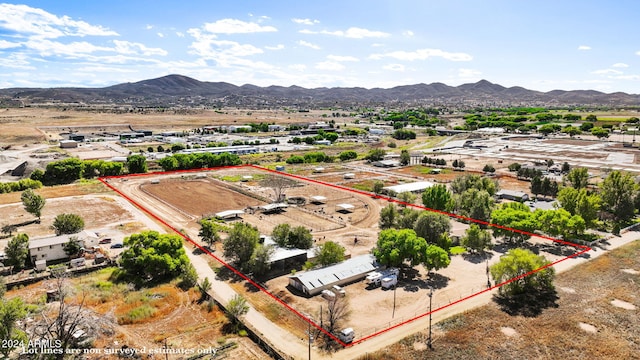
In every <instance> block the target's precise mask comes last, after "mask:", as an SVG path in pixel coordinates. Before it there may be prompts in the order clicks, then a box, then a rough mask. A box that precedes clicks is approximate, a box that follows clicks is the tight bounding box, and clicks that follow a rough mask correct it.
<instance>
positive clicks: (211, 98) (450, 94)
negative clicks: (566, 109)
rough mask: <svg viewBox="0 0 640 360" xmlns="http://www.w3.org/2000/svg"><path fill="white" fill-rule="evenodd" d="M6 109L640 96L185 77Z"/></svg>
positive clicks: (491, 102) (22, 99) (70, 93)
mask: <svg viewBox="0 0 640 360" xmlns="http://www.w3.org/2000/svg"><path fill="white" fill-rule="evenodd" d="M0 100H1V101H2V103H4V104H9V103H13V104H31V103H33V104H36V103H50V102H56V103H64V104H73V103H80V104H107V105H109V104H114V105H118V104H121V105H125V104H126V105H135V106H164V107H167V106H244V107H275V106H297V107H305V108H314V107H322V106H344V105H349V104H359V105H360V106H363V105H369V104H378V105H381V104H406V105H408V106H412V105H422V106H433V105H436V106H437V105H462V106H475V105H485V106H487V105H488V106H527V105H546V106H553V105H608V106H612V105H613V106H629V105H635V106H637V105H640V95H632V94H626V93H622V92H616V93H611V94H606V93H602V92H599V91H594V90H574V91H563V90H554V91H549V92H540V91H534V90H528V89H525V88H522V87H518V86H516V87H510V88H506V87H504V86H501V85H498V84H494V83H491V82H489V81H487V80H480V81H478V82H476V83H469V84H463V85H460V86H455V87H454V86H449V85H446V84H442V83H432V84H415V85H405V86H396V87H393V88H389V89H381V88H373V89H365V88H360V87H352V88H344V87H337V88H314V89H307V88H303V87H299V86H289V87H283V86H268V87H260V86H255V85H250V84H246V85H242V86H236V85H233V84H229V83H226V82H206V81H199V80H196V79H193V78H190V77H187V76H183V75H168V76H163V77H160V78H157V79H150V80H143V81H139V82H135V83H124V84H118V85H113V86H109V87H104V88H46V89H42V88H11V89H1V90H0Z"/></svg>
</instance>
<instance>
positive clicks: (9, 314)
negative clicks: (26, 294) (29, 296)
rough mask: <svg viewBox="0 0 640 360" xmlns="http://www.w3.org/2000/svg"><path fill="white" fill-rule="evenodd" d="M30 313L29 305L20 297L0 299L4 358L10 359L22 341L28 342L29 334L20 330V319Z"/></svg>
mask: <svg viewBox="0 0 640 360" xmlns="http://www.w3.org/2000/svg"><path fill="white" fill-rule="evenodd" d="M27 315H28V308H27V305H25V303H24V302H23V301H22V299H21V298H19V297H14V298H13V299H10V300H8V299H5V298H2V299H0V341H2V344H3V346H0V354H2V358H3V359H9V355H10V354H11V352H12V351H13V350H15V349H16V348H17V347H18V345H19V344H20V343H23V344H26V343H27V341H28V339H27V334H26V333H25V332H24V331H22V330H20V329H19V328H18V327H17V325H18V321H20V320H22V319H24V318H26V317H27Z"/></svg>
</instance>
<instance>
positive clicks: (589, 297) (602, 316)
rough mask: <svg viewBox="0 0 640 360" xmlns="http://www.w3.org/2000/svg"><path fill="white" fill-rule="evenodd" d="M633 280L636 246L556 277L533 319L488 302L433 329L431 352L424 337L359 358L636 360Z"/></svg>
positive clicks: (638, 334)
mask: <svg viewBox="0 0 640 360" xmlns="http://www.w3.org/2000/svg"><path fill="white" fill-rule="evenodd" d="M639 274H640V241H635V242H633V243H630V244H628V245H626V246H624V247H621V248H619V249H616V250H613V251H612V252H610V253H608V254H604V255H602V256H600V257H598V258H597V259H594V260H592V261H590V262H587V263H584V264H581V265H578V266H576V267H575V268H573V269H572V270H570V271H567V272H565V273H562V274H560V275H558V277H557V279H556V282H555V285H556V290H557V296H558V299H557V301H555V304H554V305H553V306H551V307H548V308H546V309H544V310H543V312H542V314H541V315H539V316H537V317H524V316H510V315H508V314H507V313H505V312H503V311H501V310H500V308H499V307H498V306H497V305H496V304H495V302H492V303H491V304H489V305H486V306H483V307H480V308H478V309H474V310H471V311H468V312H465V313H462V314H459V315H455V316H453V317H451V318H449V319H446V320H444V321H441V322H439V323H437V324H434V335H433V336H434V340H433V347H434V350H433V351H430V350H428V349H427V347H426V340H427V332H426V331H423V332H421V333H418V334H415V335H412V336H410V337H407V338H405V339H404V340H402V341H401V342H399V343H397V344H395V345H393V346H391V347H389V348H388V349H385V350H384V351H379V352H376V353H373V354H369V355H367V356H363V357H361V358H360V359H362V360H365V359H367V360H373V359H385V360H387V359H392V360H393V359H395V360H401V359H402V360H404V359H407V360H408V359H431V358H433V359H549V358H554V359H638V358H639V357H638V354H640V310H639V309H640V296H639V295H638V294H640V275H639ZM621 306H622V307H621ZM425 330H426V329H425Z"/></svg>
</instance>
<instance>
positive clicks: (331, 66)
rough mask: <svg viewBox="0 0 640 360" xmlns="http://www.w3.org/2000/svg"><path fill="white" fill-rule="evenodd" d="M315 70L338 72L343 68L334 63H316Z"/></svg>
mask: <svg viewBox="0 0 640 360" xmlns="http://www.w3.org/2000/svg"><path fill="white" fill-rule="evenodd" d="M315 68H316V69H318V70H330V71H340V70H344V68H345V66H344V65H342V64H340V63H339V62H335V61H323V62H319V63H317V64H316V66H315Z"/></svg>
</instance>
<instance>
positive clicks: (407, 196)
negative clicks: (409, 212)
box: [398, 191, 418, 206]
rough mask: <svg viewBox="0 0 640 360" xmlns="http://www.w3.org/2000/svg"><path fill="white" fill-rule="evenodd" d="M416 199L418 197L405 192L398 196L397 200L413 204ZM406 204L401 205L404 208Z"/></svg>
mask: <svg viewBox="0 0 640 360" xmlns="http://www.w3.org/2000/svg"><path fill="white" fill-rule="evenodd" d="M417 198H418V196H417V195H416V194H414V193H412V192H410V191H405V192H401V193H400V194H398V200H400V201H402V202H403V203H406V204H413V203H414V202H415V201H416V199H417ZM406 204H401V205H403V206H406Z"/></svg>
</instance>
